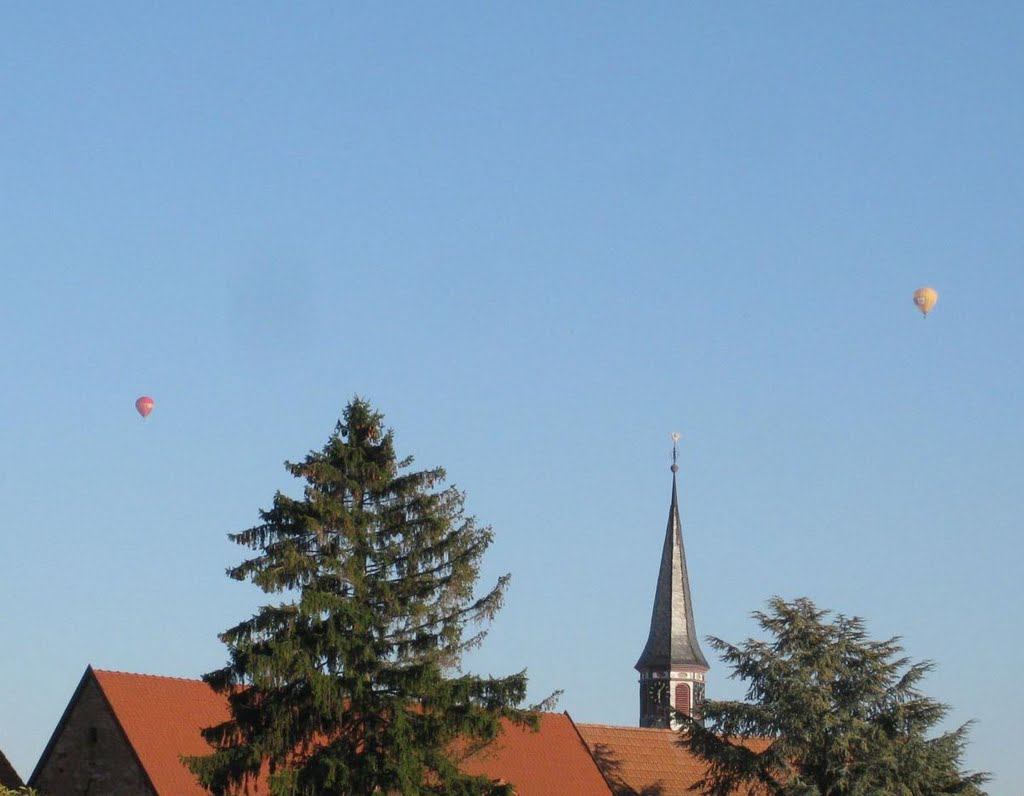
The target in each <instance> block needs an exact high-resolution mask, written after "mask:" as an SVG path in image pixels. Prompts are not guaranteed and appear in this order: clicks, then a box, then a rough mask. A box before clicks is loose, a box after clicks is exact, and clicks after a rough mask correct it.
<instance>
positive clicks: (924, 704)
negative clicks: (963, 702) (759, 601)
mask: <svg viewBox="0 0 1024 796" xmlns="http://www.w3.org/2000/svg"><path fill="white" fill-rule="evenodd" d="M768 607H769V610H768V611H767V612H761V611H757V612H755V613H754V615H753V616H754V618H755V619H756V620H757V621H758V623H759V624H760V626H761V628H762V629H763V630H765V631H767V633H769V634H770V635H771V637H772V638H771V640H769V641H758V640H754V639H748V640H747V641H745V642H744V643H743V644H741V645H739V646H734V645H732V644H729V643H727V642H725V641H722V640H721V639H719V638H714V637H711V638H709V639H708V642H709V643H710V644H711V646H712V647H714V648H715V649H716V650H717V651H718V652H720V653H721V657H722V659H723V660H724V661H725V662H726V663H729V664H731V666H732V667H733V674H732V676H733V677H738V678H740V679H742V680H744V681H746V682H747V684H748V685H747V701H745V702H739V701H716V700H708V701H706V702H705V703H704V726H701V725H700V724H699V723H698V722H696V721H692V720H690V719H688V718H687V717H684V716H679V717H678V718H679V720H680V721H681V722H682V723H683V727H682V729H681V738H680V743H681V744H682V745H683V746H684V747H687V748H688V749H689V750H690V751H692V752H693V753H695V754H696V755H697V756H698V757H700V758H702V759H703V760H704V761H705V762H706V763H707V770H706V772H707V773H706V774H705V776H704V778H703V779H702V780H701V781H700V782H699V783H698V784H697V786H696V787H697V788H699V789H700V791H701V792H702V793H704V794H709V796H726V794H733V793H735V792H737V789H738V788H740V787H741V786H742V787H743V788H745V789H746V788H748V789H749V792H750V793H751V794H766V795H767V796H862V795H863V796H869V795H870V796H889V795H890V794H891V795H892V796H935V795H937V794H964V795H965V796H977V795H978V794H981V793H982V791H981V790H980V786H981V785H983V784H984V783H985V782H986V781H987V780H988V779H989V777H988V775H987V774H984V773H972V772H964V771H962V770H961V759H962V757H963V752H964V747H965V745H966V742H967V732H968V729H969V724H965V725H963V726H961V727H959V728H958V729H954V730H951V731H948V732H943V733H939V734H937V735H934V736H931V737H930V733H932V731H933V730H935V728H936V725H938V724H939V723H940V722H941V721H942V719H943V718H944V717H945V716H946V714H947V712H948V707H947V706H946V705H943V704H942V703H940V702H937V701H936V700H934V699H931V698H930V697H927V696H925V695H923V694H922V693H921V692H920V691H919V690H918V685H919V683H920V681H921V679H922V678H923V677H924V676H925V674H927V673H928V672H929V671H930V670H931V669H932V664H931V663H930V662H921V663H911V662H910V661H909V659H908V658H906V657H904V656H902V655H901V653H902V651H903V648H902V647H901V646H900V644H899V638H891V639H889V640H887V641H872V640H870V639H869V638H868V637H867V632H866V629H865V624H864V622H863V620H861V619H859V618H856V617H853V618H850V617H846V616H843V615H842V614H837V615H835V616H834V617H832V618H831V619H830V617H831V612H829V611H826V610H821V609H819V608H817V607H816V606H815V605H814V603H813V602H811V601H810V600H808V599H806V598H801V599H797V600H795V601H794V602H791V603H788V602H786V601H784V600H782V599H781V598H779V597H774V598H772V599H771V600H770V601H769V603H768Z"/></svg>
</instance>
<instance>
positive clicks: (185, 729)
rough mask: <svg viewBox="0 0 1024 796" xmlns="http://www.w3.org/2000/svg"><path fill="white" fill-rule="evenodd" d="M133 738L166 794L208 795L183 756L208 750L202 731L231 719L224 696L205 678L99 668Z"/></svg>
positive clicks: (146, 766) (105, 688)
mask: <svg viewBox="0 0 1024 796" xmlns="http://www.w3.org/2000/svg"><path fill="white" fill-rule="evenodd" d="M93 673H94V674H95V676H96V680H97V682H98V683H99V685H100V688H101V689H102V690H103V694H104V695H105V696H106V698H107V701H108V702H109V703H110V707H111V708H112V709H113V711H114V714H115V715H116V716H117V719H118V721H119V722H120V723H121V727H122V729H123V730H124V733H125V735H126V736H127V738H128V742H129V743H130V744H131V745H132V747H133V748H134V750H135V754H136V755H137V756H138V758H139V762H140V763H141V764H142V768H143V769H144V770H145V772H146V774H147V776H148V777H149V779H150V781H151V782H152V783H153V787H154V788H155V789H156V792H157V793H158V794H160V796H205V794H206V791H205V790H204V789H203V788H202V787H200V785H199V783H198V782H196V779H195V777H194V776H193V775H192V772H191V771H189V770H188V769H187V768H186V767H185V765H184V764H183V763H182V762H181V761H180V760H179V759H178V757H179V755H205V754H209V753H210V747H209V746H208V745H207V743H206V741H204V740H203V738H202V736H201V735H200V734H199V733H200V730H202V729H203V728H204V727H210V726H212V725H214V724H219V723H220V722H222V721H226V720H227V718H228V706H227V701H226V700H225V699H224V697H222V696H220V695H219V694H217V693H216V692H215V691H214V690H213V689H211V688H210V686H208V685H207V684H206V683H204V682H202V681H201V680H181V679H177V678H173V677H154V676H152V675H146V674H126V673H124V672H107V671H102V670H98V669H96V670H93Z"/></svg>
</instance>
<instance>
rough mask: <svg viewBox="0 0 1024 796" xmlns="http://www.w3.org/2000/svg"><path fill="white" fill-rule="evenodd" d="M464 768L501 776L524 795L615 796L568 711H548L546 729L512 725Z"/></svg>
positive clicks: (518, 792)
mask: <svg viewBox="0 0 1024 796" xmlns="http://www.w3.org/2000/svg"><path fill="white" fill-rule="evenodd" d="M462 770H463V771H465V772H466V773H467V774H485V775H487V776H489V777H492V778H495V779H497V778H501V779H504V780H505V781H506V782H511V783H513V784H514V785H515V787H516V793H517V794H519V796H534V795H536V796H541V795H542V794H552V796H556V794H557V796H599V794H603V796H610V795H611V790H609V788H608V784H607V783H606V782H605V781H604V778H603V777H602V776H601V772H600V771H599V770H598V768H597V766H595V765H594V760H593V759H592V758H591V756H590V754H589V752H588V751H587V747H586V746H585V745H584V743H583V740H582V738H580V735H579V733H578V732H577V731H576V725H575V724H573V721H572V719H571V718H569V716H568V715H567V714H564V713H545V714H543V716H542V718H541V723H540V730H539V731H537V732H532V731H531V730H529V729H528V728H524V727H517V726H514V725H512V726H506V727H505V731H504V733H502V735H501V737H500V738H499V739H498V740H497V741H495V742H494V743H492V744H491V745H490V746H488V747H486V748H485V749H483V750H482V751H480V752H477V753H476V754H475V755H474V756H472V757H470V758H469V759H468V760H465V761H463V763H462Z"/></svg>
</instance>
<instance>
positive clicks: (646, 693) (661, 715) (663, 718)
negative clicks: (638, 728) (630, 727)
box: [640, 680, 670, 727]
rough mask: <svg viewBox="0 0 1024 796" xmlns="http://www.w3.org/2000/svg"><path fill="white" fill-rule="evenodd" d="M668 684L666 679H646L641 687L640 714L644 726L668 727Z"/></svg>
mask: <svg viewBox="0 0 1024 796" xmlns="http://www.w3.org/2000/svg"><path fill="white" fill-rule="evenodd" d="M669 697H670V694H669V684H668V681H667V680H648V681H647V682H646V683H644V687H643V703H642V704H641V706H640V714H641V716H644V717H646V721H645V722H644V726H646V727H668V709H669Z"/></svg>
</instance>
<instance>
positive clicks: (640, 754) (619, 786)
mask: <svg viewBox="0 0 1024 796" xmlns="http://www.w3.org/2000/svg"><path fill="white" fill-rule="evenodd" d="M576 726H577V727H578V728H579V731H580V735H582V736H583V740H584V741H586V743H587V746H588V747H590V751H591V753H592V754H593V756H594V760H595V762H596V763H597V765H598V767H599V768H600V769H601V771H602V772H603V773H604V775H605V778H606V779H607V780H608V782H609V784H610V785H611V786H612V790H613V791H614V792H615V794H616V796H693V793H694V791H691V790H690V787H691V786H692V785H693V784H694V783H695V782H697V780H699V779H700V778H701V777H702V776H703V775H704V770H705V768H704V764H703V763H701V761H700V760H699V759H698V758H696V757H694V756H693V755H692V754H690V752H689V751H687V750H686V749H684V748H682V747H681V746H679V743H678V741H679V733H677V732H675V731H674V730H652V729H640V728H638V727H610V726H608V725H605V724H577V725H576ZM751 743H752V744H753V745H754V746H757V747H763V745H764V743H763V742H757V741H754V742H751Z"/></svg>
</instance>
